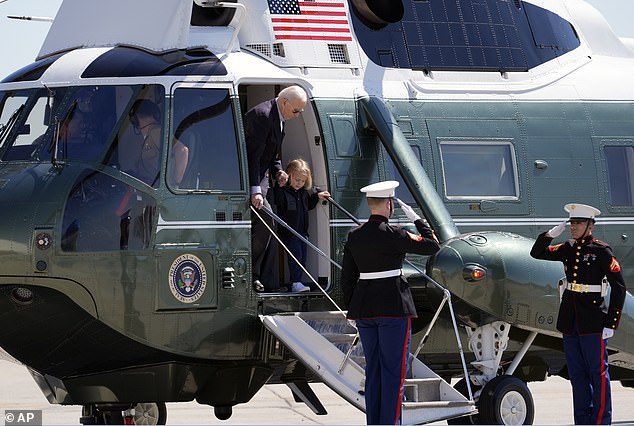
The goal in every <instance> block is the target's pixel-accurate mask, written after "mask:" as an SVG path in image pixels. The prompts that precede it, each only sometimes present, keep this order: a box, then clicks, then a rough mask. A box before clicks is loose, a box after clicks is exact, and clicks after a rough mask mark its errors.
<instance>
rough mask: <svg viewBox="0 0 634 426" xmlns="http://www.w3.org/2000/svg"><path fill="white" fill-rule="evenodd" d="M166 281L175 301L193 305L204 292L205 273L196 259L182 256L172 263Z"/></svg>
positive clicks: (188, 255) (190, 255) (186, 255)
mask: <svg viewBox="0 0 634 426" xmlns="http://www.w3.org/2000/svg"><path fill="white" fill-rule="evenodd" d="M168 280H169V286H170V290H171V291H172V294H173V295H174V297H175V298H176V299H178V300H180V301H181V302H183V303H194V302H196V301H197V300H198V299H200V297H201V296H202V295H203V293H204V292H205V286H206V285H207V271H206V270H205V265H204V264H203V262H202V261H201V260H200V259H199V258H198V257H196V256H194V255H193V254H183V255H181V256H178V257H177V258H176V259H175V260H174V261H173V262H172V266H170V271H169V278H168Z"/></svg>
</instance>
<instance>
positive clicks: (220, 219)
mask: <svg viewBox="0 0 634 426" xmlns="http://www.w3.org/2000/svg"><path fill="white" fill-rule="evenodd" d="M216 220H217V221H218V222H225V221H226V220H227V214H226V213H225V212H216Z"/></svg>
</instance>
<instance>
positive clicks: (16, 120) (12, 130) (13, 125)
mask: <svg viewBox="0 0 634 426" xmlns="http://www.w3.org/2000/svg"><path fill="white" fill-rule="evenodd" d="M34 92H35V91H19V92H11V93H5V94H4V96H3V99H2V112H1V114H0V143H1V144H2V147H5V148H8V147H11V148H10V149H5V153H4V155H3V160H14V159H16V160H18V159H21V160H28V159H31V158H32V157H33V154H34V151H35V144H36V140H37V137H38V135H41V134H43V133H44V132H45V131H46V124H45V123H44V122H43V121H44V120H43V118H44V115H45V105H46V98H44V97H42V96H38V95H37V94H36V93H34Z"/></svg>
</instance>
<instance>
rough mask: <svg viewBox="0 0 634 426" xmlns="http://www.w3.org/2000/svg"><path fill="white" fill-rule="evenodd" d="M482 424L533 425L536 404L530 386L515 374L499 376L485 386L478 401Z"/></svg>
mask: <svg viewBox="0 0 634 426" xmlns="http://www.w3.org/2000/svg"><path fill="white" fill-rule="evenodd" d="M478 410H479V414H480V419H479V420H480V423H481V424H493V425H522V424H524V425H531V424H533V418H534V416H535V405H534V403H533V397H532V395H531V392H530V390H529V389H528V386H526V383H524V382H523V381H522V380H520V379H518V378H517V377H514V376H509V375H504V376H498V377H496V378H495V379H493V380H491V381H490V382H489V383H487V384H486V385H485V386H484V389H482V393H481V394H480V401H479V403H478Z"/></svg>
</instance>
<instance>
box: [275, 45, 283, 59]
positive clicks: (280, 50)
mask: <svg viewBox="0 0 634 426" xmlns="http://www.w3.org/2000/svg"><path fill="white" fill-rule="evenodd" d="M273 54H274V55H275V56H279V57H280V58H285V57H286V53H284V45H283V44H282V43H275V44H274V45H273Z"/></svg>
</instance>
